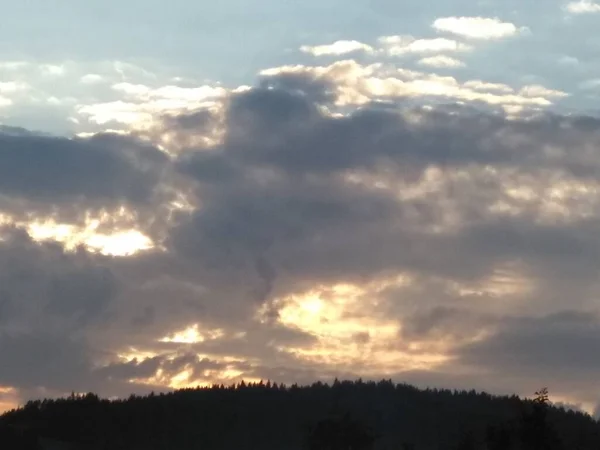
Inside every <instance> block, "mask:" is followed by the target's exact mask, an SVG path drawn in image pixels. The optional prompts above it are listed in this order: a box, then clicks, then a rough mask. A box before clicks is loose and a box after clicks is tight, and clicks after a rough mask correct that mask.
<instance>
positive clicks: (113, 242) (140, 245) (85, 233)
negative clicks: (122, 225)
mask: <svg viewBox="0 0 600 450" xmlns="http://www.w3.org/2000/svg"><path fill="white" fill-rule="evenodd" d="M23 225H24V226H25V227H26V229H27V231H28V233H29V235H30V236H31V237H32V238H33V239H34V240H36V241H46V240H54V241H57V242H60V243H62V244H64V245H65V247H66V248H67V249H69V250H72V249H74V248H76V247H77V246H79V245H84V246H85V247H87V248H88V250H90V251H95V252H99V253H102V254H104V255H111V256H129V255H133V254H135V253H138V252H140V251H143V250H148V249H151V248H153V247H154V244H153V242H152V240H151V239H150V238H149V237H148V236H146V235H144V234H143V233H142V232H140V231H138V230H135V229H129V230H119V231H116V232H113V233H101V232H98V231H97V230H98V227H99V225H100V224H99V222H98V221H92V222H90V223H89V224H87V225H86V226H85V227H77V226H74V225H69V224H61V223H57V222H54V221H51V220H47V221H43V222H42V221H36V222H31V223H28V224H23Z"/></svg>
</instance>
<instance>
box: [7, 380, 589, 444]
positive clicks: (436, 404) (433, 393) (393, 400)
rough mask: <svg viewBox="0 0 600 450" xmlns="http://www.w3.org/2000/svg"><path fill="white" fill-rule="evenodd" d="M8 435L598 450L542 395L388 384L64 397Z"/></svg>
mask: <svg viewBox="0 0 600 450" xmlns="http://www.w3.org/2000/svg"><path fill="white" fill-rule="evenodd" d="M14 430H21V431H20V433H21V434H22V435H24V436H27V439H28V441H27V442H29V444H28V445H30V446H31V445H32V444H31V443H30V442H31V436H36V437H37V438H40V437H43V438H45V439H52V440H55V441H57V442H58V441H61V442H69V443H71V444H72V445H74V447H73V448H81V449H90V450H94V449H111V450H120V449H123V450H124V449H127V450H137V449H140V450H141V449H144V450H153V449H169V450H184V449H185V450H187V449H202V450H211V449H215V450H217V449H218V450H221V449H223V450H226V449H235V450H245V449H247V450H270V449H273V450H295V449H303V448H308V449H314V450H320V449H327V450H337V449H342V448H343V449H344V450H357V449H361V450H367V449H382V450H384V449H389V450H395V449H415V450H420V449H436V450H437V449H449V450H453V449H456V450H469V449H480V448H481V449H484V448H485V449H489V450H502V449H542V448H543V449H544V450H552V449H564V450H576V449H578V450H588V449H590V450H591V449H594V450H598V449H600V425H599V424H598V422H597V421H595V420H594V419H593V418H592V417H590V416H589V415H587V414H584V413H580V412H574V411H570V410H569V411H567V410H564V409H562V408H556V407H553V406H552V405H551V404H550V403H549V402H548V398H547V395H546V391H542V392H541V393H539V395H538V396H537V398H536V399H535V400H522V399H520V398H519V397H517V396H505V397H497V396H492V395H489V394H486V393H479V392H475V391H469V392H467V391H449V390H438V389H426V390H420V389H417V388H415V387H412V386H409V385H405V384H394V383H392V382H391V381H389V380H384V381H380V382H377V383H375V382H363V381H361V380H359V381H356V382H352V381H343V382H340V381H337V380H336V381H335V382H334V383H333V384H332V385H327V384H323V383H315V384H313V385H311V386H304V387H303V386H297V385H292V386H285V385H281V384H277V383H270V382H267V383H262V382H261V383H258V384H250V385H248V384H246V383H240V384H238V385H235V386H229V387H226V386H222V385H221V386H213V387H211V388H197V389H184V390H179V391H175V392H172V393H167V394H158V395H154V394H151V395H149V396H145V397H141V396H135V395H132V396H130V397H129V398H128V399H124V400H117V401H109V400H105V399H100V398H99V397H98V396H96V395H94V394H87V395H83V396H77V395H72V396H71V397H69V398H64V399H57V400H38V401H31V402H28V403H27V404H26V405H25V406H24V407H23V408H20V409H17V410H13V411H10V412H8V413H5V414H4V415H2V416H0V446H1V447H2V448H4V446H2V445H1V443H2V442H8V440H7V438H6V436H9V435H11V436H12V437H11V439H13V440H14V436H13V435H14V433H15V431H14ZM23 430H24V431H23ZM28 448H36V449H37V448H41V447H35V446H34V447H28Z"/></svg>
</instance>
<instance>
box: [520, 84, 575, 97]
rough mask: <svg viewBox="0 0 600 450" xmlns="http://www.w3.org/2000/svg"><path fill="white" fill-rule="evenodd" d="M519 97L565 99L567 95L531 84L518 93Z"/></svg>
mask: <svg viewBox="0 0 600 450" xmlns="http://www.w3.org/2000/svg"><path fill="white" fill-rule="evenodd" d="M519 94H520V95H523V96H525V97H530V98H532V97H557V98H560V97H567V96H568V95H569V94H567V93H566V92H563V91H558V90H555V89H548V88H545V87H544V86H540V85H539V84H532V85H528V86H523V87H522V88H521V90H520V91H519Z"/></svg>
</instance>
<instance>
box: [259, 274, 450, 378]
mask: <svg viewBox="0 0 600 450" xmlns="http://www.w3.org/2000/svg"><path fill="white" fill-rule="evenodd" d="M396 278H397V279H396V280H395V281H396V282H397V283H399V284H401V285H402V284H406V283H407V282H408V279H406V278H405V277H396ZM389 283H392V281H391V280H388V282H387V283H385V282H384V283H378V284H373V286H368V287H364V288H363V287H358V286H355V285H351V284H340V285H335V286H331V287H321V288H317V289H314V290H311V291H309V292H304V293H299V294H294V295H290V296H287V297H285V298H281V299H279V300H277V301H276V302H275V305H276V307H277V308H278V311H279V319H278V320H279V321H280V323H281V324H282V325H285V326H286V327H289V328H292V329H299V330H301V331H303V332H306V333H309V334H311V335H313V336H314V337H315V338H316V340H317V342H316V343H315V344H313V345H309V346H297V347H281V348H280V349H279V350H280V351H283V352H288V353H291V354H293V355H295V356H296V357H299V358H302V359H306V360H310V361H313V362H316V363H322V364H327V365H332V366H335V367H336V368H338V369H342V368H343V369H344V370H355V369H356V368H357V367H361V368H364V370H368V371H372V372H373V373H374V374H375V373H377V374H382V373H397V372H398V371H402V370H410V369H427V368H431V367H432V366H434V365H436V364H438V363H441V362H444V361H446V360H447V357H445V356H444V355H443V354H439V353H437V352H430V351H427V349H420V351H418V352H417V351H414V349H410V348H408V346H406V348H403V347H402V345H401V343H400V342H399V341H400V339H399V336H400V323H399V322H398V321H396V320H391V319H388V318H386V317H385V316H384V315H377V314H374V311H376V307H377V304H378V300H377V295H376V292H375V291H377V289H384V288H385V287H388V285H389ZM263 312H266V309H265V311H263ZM259 320H263V319H261V312H259Z"/></svg>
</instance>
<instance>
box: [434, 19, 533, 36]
mask: <svg viewBox="0 0 600 450" xmlns="http://www.w3.org/2000/svg"><path fill="white" fill-rule="evenodd" d="M432 26H433V28H435V29H436V30H437V31H441V32H447V33H451V34H455V35H457V36H462V37H465V38H468V39H482V40H492V39H502V38H506V37H510V36H514V35H516V34H518V33H519V32H520V31H525V28H517V26H516V25H515V24H513V23H510V22H502V21H501V20H500V19H498V18H488V17H443V18H439V19H436V20H435V21H434V22H433V24H432Z"/></svg>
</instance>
